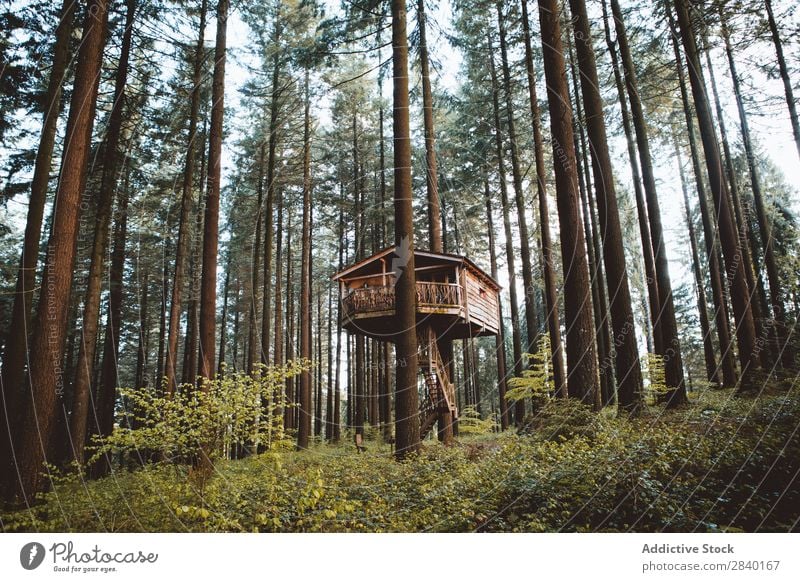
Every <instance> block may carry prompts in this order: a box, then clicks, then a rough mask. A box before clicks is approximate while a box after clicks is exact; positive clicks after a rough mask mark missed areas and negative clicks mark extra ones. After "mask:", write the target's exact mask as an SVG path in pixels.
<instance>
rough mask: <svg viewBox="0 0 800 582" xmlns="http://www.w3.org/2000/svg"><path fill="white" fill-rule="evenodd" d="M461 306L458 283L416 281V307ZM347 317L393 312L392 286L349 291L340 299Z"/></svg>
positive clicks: (460, 291)
mask: <svg viewBox="0 0 800 582" xmlns="http://www.w3.org/2000/svg"><path fill="white" fill-rule="evenodd" d="M461 305H462V290H461V285H459V284H458V283H437V282H431V281H417V306H418V307H427V308H443V309H446V308H458V307H461ZM342 307H343V309H344V314H345V315H347V316H351V315H355V314H357V313H377V312H381V311H394V285H384V286H379V287H361V288H358V289H351V290H350V291H349V292H348V293H347V295H345V296H344V297H342Z"/></svg>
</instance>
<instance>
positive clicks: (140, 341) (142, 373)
mask: <svg viewBox="0 0 800 582" xmlns="http://www.w3.org/2000/svg"><path fill="white" fill-rule="evenodd" d="M141 286H142V287H141V289H142V291H141V299H140V300H139V337H138V338H137V345H136V376H135V380H134V386H133V387H134V388H136V389H139V388H142V387H144V386H145V384H146V383H147V356H148V353H149V347H150V321H149V318H148V315H149V314H148V311H147V307H148V298H149V297H150V275H149V273H148V272H146V271H145V273H144V275H143V276H142V283H141Z"/></svg>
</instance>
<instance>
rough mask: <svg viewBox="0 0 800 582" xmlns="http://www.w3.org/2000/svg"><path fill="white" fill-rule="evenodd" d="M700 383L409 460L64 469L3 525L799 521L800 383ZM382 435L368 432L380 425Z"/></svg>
mask: <svg viewBox="0 0 800 582" xmlns="http://www.w3.org/2000/svg"><path fill="white" fill-rule="evenodd" d="M793 384H794V383H790V382H788V381H787V382H785V383H783V384H780V383H775V384H773V385H771V386H770V387H769V389H768V390H765V391H762V393H761V394H759V395H758V396H747V397H739V396H734V395H733V393H732V392H731V391H729V390H725V391H706V392H703V393H701V394H700V395H698V394H694V395H693V397H692V404H690V405H688V406H686V407H684V408H682V409H680V410H674V411H666V410H664V409H663V408H662V407H658V406H650V407H648V409H647V411H646V412H645V413H644V414H643V415H642V416H641V417H640V418H637V419H634V420H629V419H616V418H613V417H612V415H610V414H601V415H595V414H593V413H591V412H590V411H588V410H585V409H583V408H582V407H580V406H578V405H574V404H567V403H563V402H559V403H551V404H549V405H547V406H546V407H545V409H543V410H542V411H541V412H540V413H539V414H538V415H536V417H535V418H534V420H533V423H532V426H531V428H530V429H529V430H528V431H526V433H525V434H516V433H514V432H513V431H509V432H506V433H504V434H496V433H488V434H474V435H468V436H462V437H461V438H460V439H459V440H458V442H457V444H455V445H454V446H452V447H443V446H441V445H439V444H438V443H437V442H435V441H433V440H428V441H426V442H425V444H424V448H423V451H422V452H421V453H420V454H419V455H418V456H416V457H415V458H413V459H411V460H408V461H406V462H403V463H398V462H396V461H394V460H393V459H392V456H391V450H390V448H389V446H387V445H383V444H381V443H379V442H378V440H376V437H374V438H368V440H367V443H366V446H367V450H366V452H365V453H363V454H357V453H356V451H355V447H354V446H353V445H352V444H351V443H352V441H351V440H347V441H345V442H347V443H348V444H347V445H345V444H340V445H328V444H323V443H319V444H317V445H315V446H314V447H313V448H312V449H311V450H309V451H304V452H295V451H293V450H291V447H290V446H289V445H288V444H287V446H286V447H285V449H286V450H284V451H273V452H268V453H265V454H261V455H256V456H251V457H248V458H245V459H241V460H236V461H220V462H218V463H217V464H216V466H215V474H214V476H213V477H212V478H211V479H209V480H207V481H206V482H205V483H204V485H203V486H202V487H201V486H198V484H197V479H196V478H194V477H193V475H192V474H191V471H190V470H188V469H187V468H186V467H185V466H179V465H167V464H154V465H150V466H147V467H145V468H143V469H138V470H135V471H125V470H121V471H118V472H116V473H115V474H113V475H111V476H109V477H106V478H104V479H100V480H96V481H83V480H82V479H81V478H80V477H78V476H75V475H72V476H66V477H63V478H61V479H60V480H59V481H58V482H57V483H56V486H55V487H54V489H53V490H52V491H51V492H49V493H47V494H46V495H45V496H44V499H43V502H42V504H40V505H38V506H36V507H35V508H34V509H32V510H26V511H18V512H15V513H6V514H5V515H2V516H0V519H2V524H0V525H2V528H3V529H4V530H6V531H134V532H139V531H148V532H149V531H175V532H184V531H269V532H296V531H323V532H340V531H351V532H352V531H357V532H387V531H406V532H408V531H410V532H429V531H438V532H442V531H445V532H454V531H459V532H460V531H515V532H526V531H532V532H553V531H701V532H709V531H748V532H752V531H794V530H797V529H798V527H800V526H799V525H798V520H799V519H800V487H798V485H800V479H799V478H798V473H800V434H798V428H799V426H800V387H798V386H796V385H793ZM369 436H372V435H371V433H368V437H369Z"/></svg>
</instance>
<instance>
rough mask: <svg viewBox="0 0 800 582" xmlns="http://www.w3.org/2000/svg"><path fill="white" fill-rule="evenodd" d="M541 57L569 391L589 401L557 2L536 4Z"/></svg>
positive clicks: (589, 347)
mask: <svg viewBox="0 0 800 582" xmlns="http://www.w3.org/2000/svg"><path fill="white" fill-rule="evenodd" d="M538 3H539V21H540V26H541V31H542V32H541V34H542V53H543V60H544V70H545V78H546V79H547V96H548V99H547V101H548V104H549V109H550V132H551V136H552V137H551V139H552V143H553V157H554V159H555V160H557V161H558V162H557V163H556V164H554V165H555V174H556V191H557V192H558V197H557V199H556V201H557V206H558V216H559V222H560V235H561V255H562V262H563V265H564V295H565V297H568V298H569V299H568V300H567V301H565V309H564V322H565V326H566V330H567V345H566V348H567V369H568V377H567V390H568V393H569V394H570V395H572V396H576V397H578V398H581V399H582V400H584V401H587V400H589V399H590V398H591V395H592V394H593V393H594V391H595V390H596V386H597V360H596V356H595V345H594V329H593V326H592V312H591V290H590V285H589V268H588V264H587V261H586V254H585V248H586V239H585V235H584V231H583V227H582V225H581V223H580V194H579V191H578V167H577V162H576V157H575V147H574V144H573V131H572V107H571V106H570V99H569V91H568V89H567V78H566V67H565V65H564V52H563V45H562V43H561V24H560V23H559V21H558V15H559V8H558V3H557V2H556V0H538Z"/></svg>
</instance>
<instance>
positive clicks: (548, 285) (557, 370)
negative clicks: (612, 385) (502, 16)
mask: <svg viewBox="0 0 800 582" xmlns="http://www.w3.org/2000/svg"><path fill="white" fill-rule="evenodd" d="M522 31H523V36H524V39H525V69H526V72H527V76H528V100H529V102H530V106H531V120H532V122H533V147H534V154H535V159H536V190H537V196H538V198H539V227H540V229H541V240H542V270H543V271H544V299H545V305H544V307H545V310H546V311H547V328H548V331H549V335H550V350H551V353H552V366H553V382H554V385H555V392H556V393H557V394H560V393H562V392H564V393H566V380H565V378H564V356H563V351H564V350H563V347H562V344H561V324H560V319H559V309H558V291H557V289H556V275H555V259H554V257H553V243H552V237H551V234H550V210H549V208H548V205H549V204H548V200H547V178H546V174H547V168H546V166H545V161H544V140H543V139H542V121H541V112H540V111H539V98H538V97H537V95H536V77H535V75H534V70H533V49H532V47H531V33H530V23H529V20H528V0H522ZM487 211H488V209H487ZM491 236H492V233H491V227H490V237H491ZM492 253H494V248H493V247H492ZM492 276H493V277H495V276H496V274H493V275H492ZM504 354H505V352H504ZM504 366H505V362H504ZM504 382H505V380H504ZM504 428H505V427H504Z"/></svg>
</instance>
